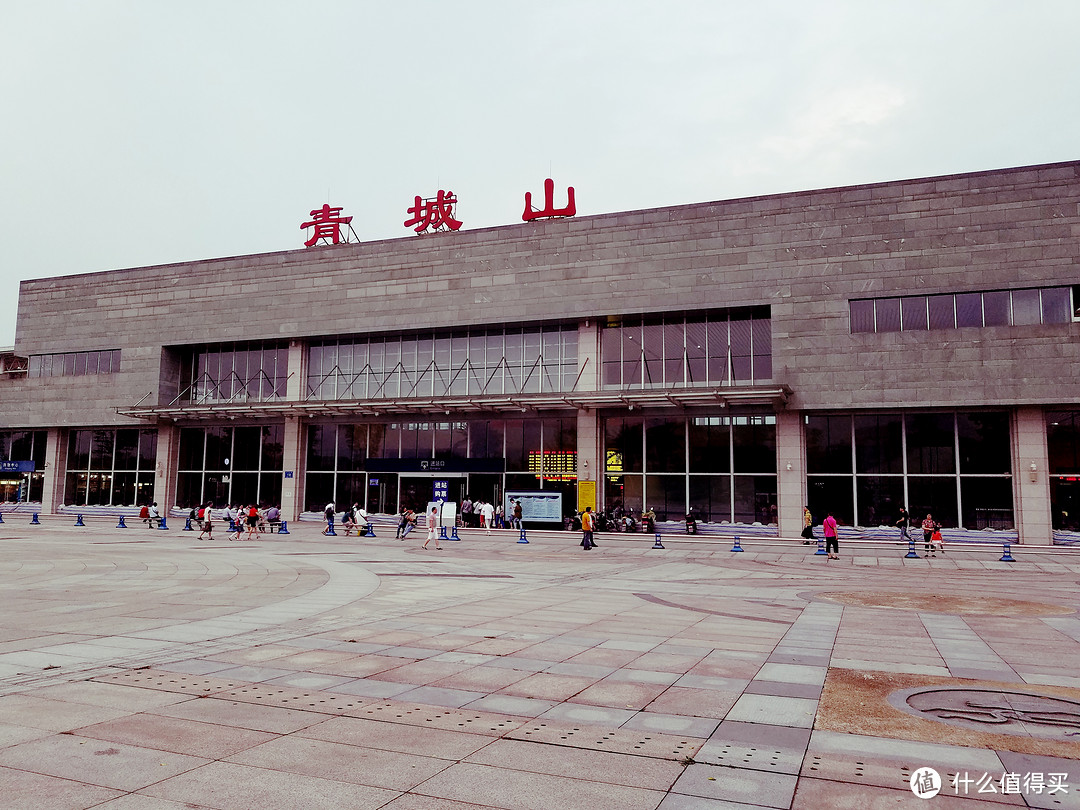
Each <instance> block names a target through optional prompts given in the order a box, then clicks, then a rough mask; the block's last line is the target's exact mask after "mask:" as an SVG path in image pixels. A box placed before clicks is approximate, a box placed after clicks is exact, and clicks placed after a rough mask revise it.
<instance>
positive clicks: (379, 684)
mask: <svg viewBox="0 0 1080 810" xmlns="http://www.w3.org/2000/svg"><path fill="white" fill-rule="evenodd" d="M415 688H416V687H415V686H414V685H413V684H411V683H394V682H393V681H376V680H371V679H369V678H358V679H357V680H355V681H349V682H348V683H343V684H339V685H338V686H331V687H330V688H329V689H327V690H326V691H328V692H340V693H341V694H343V695H356V696H357V697H368V698H392V697H396V696H397V695H400V694H402V693H403V692H408V691H410V690H412V689H415Z"/></svg>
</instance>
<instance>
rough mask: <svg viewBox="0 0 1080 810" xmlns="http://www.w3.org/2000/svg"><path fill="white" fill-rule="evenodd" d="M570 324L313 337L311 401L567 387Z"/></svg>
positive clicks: (572, 373) (572, 345)
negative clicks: (446, 332) (449, 332)
mask: <svg viewBox="0 0 1080 810" xmlns="http://www.w3.org/2000/svg"><path fill="white" fill-rule="evenodd" d="M577 339H578V335H577V327H576V326H558V325H555V326H536V327H529V328H517V329H514V328H505V329H498V330H492V329H488V330H475V331H472V330H470V331H468V332H454V333H451V334H437V335H431V334H427V335H416V334H413V335H385V336H379V337H372V338H366V337H360V338H351V339H347V340H334V341H320V342H317V343H314V344H312V345H311V346H310V347H309V349H308V376H307V396H308V398H310V399H390V398H398V397H432V396H436V397H444V396H466V395H468V394H519V393H539V392H541V391H543V392H556V391H569V390H572V389H573V387H574V385H575V383H576V381H577V372H578V367H577V362H578V356H577V348H578V344H577Z"/></svg>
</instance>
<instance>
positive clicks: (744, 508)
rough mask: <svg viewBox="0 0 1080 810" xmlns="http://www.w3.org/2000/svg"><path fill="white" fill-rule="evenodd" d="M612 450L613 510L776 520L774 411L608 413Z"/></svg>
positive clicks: (609, 486) (608, 486) (607, 452)
mask: <svg viewBox="0 0 1080 810" xmlns="http://www.w3.org/2000/svg"><path fill="white" fill-rule="evenodd" d="M849 429H850V428H849ZM849 447H850V445H849ZM849 452H850V450H849ZM604 458H605V471H606V473H607V475H606V479H605V490H604V504H605V506H604V508H605V509H607V510H611V509H614V508H615V507H619V508H621V509H626V510H630V511H632V512H635V513H639V512H640V511H642V510H644V509H650V508H651V509H652V510H653V511H655V512H656V513H657V517H658V519H660V520H678V519H681V518H682V517H684V516H685V514H686V513H687V512H688V511H689V510H690V509H691V508H692V509H693V510H694V512H695V513H696V514H697V516H698V518H699V519H701V520H706V521H715V522H721V521H724V522H732V521H737V522H742V523H754V522H757V523H775V522H776V520H775V515H776V417H775V415H773V414H764V413H763V414H753V413H747V414H732V415H724V416H718V415H717V416H695V417H690V418H686V417H653V418H642V417H614V418H611V419H606V420H604ZM688 464H689V467H688ZM642 473H644V475H642Z"/></svg>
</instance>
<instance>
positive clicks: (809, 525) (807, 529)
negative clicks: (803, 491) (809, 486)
mask: <svg viewBox="0 0 1080 810" xmlns="http://www.w3.org/2000/svg"><path fill="white" fill-rule="evenodd" d="M802 538H803V541H802V544H803V545H804V546H808V545H810V544H811V543H812V542H814V516H813V515H812V514H810V507H809V506H804V507H803V508H802Z"/></svg>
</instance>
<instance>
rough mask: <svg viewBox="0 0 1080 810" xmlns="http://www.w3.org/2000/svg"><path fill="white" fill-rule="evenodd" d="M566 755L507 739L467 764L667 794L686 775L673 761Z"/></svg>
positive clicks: (608, 753) (473, 756) (595, 754)
mask: <svg viewBox="0 0 1080 810" xmlns="http://www.w3.org/2000/svg"><path fill="white" fill-rule="evenodd" d="M565 754H566V752H565V751H563V750H560V749H559V748H558V747H557V746H550V745H539V744H537V743H533V742H524V741H521V740H505V739H504V740H496V741H494V742H493V743H491V745H488V746H486V747H484V748H482V749H480V750H479V751H477V752H476V753H474V754H471V755H470V756H469V757H467V758H466V759H465V760H464V761H465V762H472V763H477V764H480V765H491V766H494V767H498V768H509V769H511V770H516V771H529V772H532V773H546V774H549V775H551V776H566V777H571V778H574V779H586V780H593V781H604V782H607V783H609V784H613V785H627V786H630V787H639V788H650V789H653V790H665V791H666V790H667V789H668V788H670V787H671V785H672V784H673V783H674V782H675V780H676V779H677V778H678V777H679V776H680V775H681V774H682V771H683V766H682V765H680V764H679V763H677V762H674V761H672V760H664V759H652V758H649V757H640V756H631V755H627V754H618V753H614V752H611V751H589V750H580V751H578V752H577V753H576V754H575V755H574V756H572V757H568V756H566V755H565Z"/></svg>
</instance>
